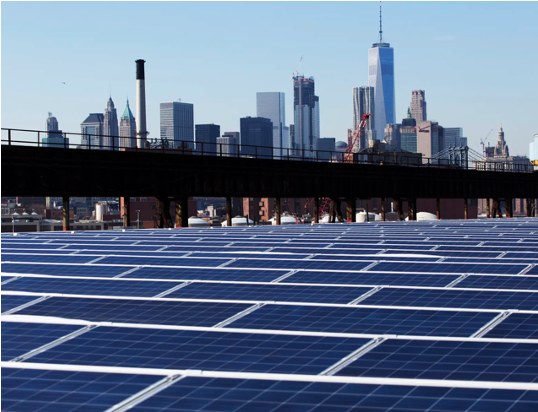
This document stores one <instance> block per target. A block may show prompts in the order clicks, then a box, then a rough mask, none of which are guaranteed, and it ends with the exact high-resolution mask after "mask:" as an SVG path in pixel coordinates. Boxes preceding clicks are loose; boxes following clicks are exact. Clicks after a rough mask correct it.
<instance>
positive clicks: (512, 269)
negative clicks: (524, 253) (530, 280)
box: [375, 262, 527, 275]
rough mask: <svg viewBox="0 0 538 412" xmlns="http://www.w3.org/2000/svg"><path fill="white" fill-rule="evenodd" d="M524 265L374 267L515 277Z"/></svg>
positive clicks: (387, 264)
mask: <svg viewBox="0 0 538 412" xmlns="http://www.w3.org/2000/svg"><path fill="white" fill-rule="evenodd" d="M526 267H527V265H525V264H506V265H504V264H501V263H499V264H495V263H411V262H401V263H397V262H380V263H378V264H377V265H376V266H375V270H376V271H380V272H392V271H394V272H435V273H493V274H507V275H516V274H518V273H519V272H521V271H522V270H523V269H525V268H526Z"/></svg>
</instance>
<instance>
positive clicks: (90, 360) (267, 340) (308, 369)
mask: <svg viewBox="0 0 538 412" xmlns="http://www.w3.org/2000/svg"><path fill="white" fill-rule="evenodd" d="M366 342H367V340H366V339H357V338H335V337H323V336H293V335H266V334H259V333H258V334H254V333H231V332H217V331H212V332H203V331H188V330H162V329H136V328H109V327H98V328H95V329H92V330H90V331H88V332H86V333H84V334H81V335H79V336H77V337H76V338H74V339H71V340H69V341H67V342H64V343H62V344H61V345H58V346H56V347H54V348H52V349H49V350H47V351H45V352H42V353H40V354H37V355H36V356H34V357H32V358H31V359H30V361H31V362H43V363H53V364H54V363H63V364H74V365H76V364H85V365H100V366H122V367H145V368H168V369H200V370H215V371H232V372H264V373H300V374H318V373H321V372H322V371H323V370H325V369H326V368H328V367H329V366H331V365H332V364H334V363H335V362H338V361H339V360H340V359H342V358H343V357H345V356H347V355H349V354H350V353H351V352H353V351H355V350H357V349H358V348H360V347H361V346H362V345H363V344H364V343H366Z"/></svg>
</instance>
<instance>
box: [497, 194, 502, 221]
mask: <svg viewBox="0 0 538 412" xmlns="http://www.w3.org/2000/svg"><path fill="white" fill-rule="evenodd" d="M497 216H499V217H500V218H502V217H503V208H502V203H501V201H500V200H499V199H497Z"/></svg>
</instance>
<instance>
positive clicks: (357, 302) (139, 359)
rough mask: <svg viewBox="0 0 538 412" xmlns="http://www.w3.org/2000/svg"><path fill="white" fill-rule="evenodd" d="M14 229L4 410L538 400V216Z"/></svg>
mask: <svg viewBox="0 0 538 412" xmlns="http://www.w3.org/2000/svg"><path fill="white" fill-rule="evenodd" d="M1 236H2V245H3V249H2V261H3V264H2V283H3V284H2V292H1V293H2V310H3V311H4V312H3V315H2V391H3V392H2V395H3V397H2V401H3V404H2V407H3V410H4V409H5V410H34V409H35V410H54V411H57V410H71V409H79V410H106V409H107V408H112V409H113V410H116V409H119V410H124V409H125V410H126V409H133V410H137V409H138V410H165V409H177V410H226V411H231V410H237V411H239V410H241V411H248V412H251V411H253V410H257V409H261V410H293V411H302V410H312V411H313V410H320V411H328V410H346V411H347V410H351V409H355V410H361V409H362V410H380V411H381V410H383V411H384V410H393V411H400V410H401V411H403V410H428V409H429V410H455V411H463V410H469V411H471V410H485V411H488V412H489V411H497V410H510V411H515V410H536V409H538V378H537V376H538V371H537V366H536V365H535V364H538V363H537V362H536V359H538V356H537V355H538V354H537V353H536V351H537V350H538V345H537V343H536V342H537V341H538V332H537V330H538V307H537V306H538V303H537V302H538V299H536V294H537V293H538V276H536V274H535V273H536V267H537V266H536V263H537V262H536V260H537V259H538V258H536V257H535V256H537V255H538V253H537V252H538V221H537V220H536V219H510V220H508V219H506V220H505V219H488V220H486V219H484V220H479V221H433V222H400V223H398V222H370V223H368V224H338V225H287V226H255V227H249V228H246V227H242V228H239V227H238V228H234V227H232V228H215V229H210V228H201V229H194V228H193V229H181V230H153V229H152V230H124V231H123V230H122V231H116V230H109V231H86V232H67V233H64V232H35V233H20V234H18V235H17V236H12V235H11V234H2V235H1ZM4 246H5V247H4ZM82 262H84V263H82ZM533 273H534V274H533Z"/></svg>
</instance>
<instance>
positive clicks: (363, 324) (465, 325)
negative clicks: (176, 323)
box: [227, 304, 496, 336]
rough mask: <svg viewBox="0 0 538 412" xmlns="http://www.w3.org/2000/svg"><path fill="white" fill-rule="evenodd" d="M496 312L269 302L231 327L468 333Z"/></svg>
mask: <svg viewBox="0 0 538 412" xmlns="http://www.w3.org/2000/svg"><path fill="white" fill-rule="evenodd" d="M495 316H496V313H483V312H457V311H435V310H403V309H401V310H399V309H376V308H355V307H320V306H299V305H274V304H268V305H265V306H262V307H261V308H259V309H257V310H255V311H254V312H252V313H250V314H248V315H246V316H244V317H242V318H239V319H237V320H235V321H234V322H232V323H231V324H229V325H227V327H232V328H254V329H276V330H296V331H323V332H349V333H373V334H397V335H424V336H470V335H472V334H473V333H475V332H476V331H477V330H478V329H480V328H481V327H482V326H484V325H485V324H486V323H487V322H489V321H490V320H491V319H493V318H494V317H495Z"/></svg>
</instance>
